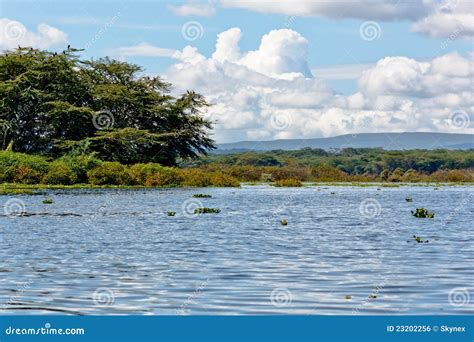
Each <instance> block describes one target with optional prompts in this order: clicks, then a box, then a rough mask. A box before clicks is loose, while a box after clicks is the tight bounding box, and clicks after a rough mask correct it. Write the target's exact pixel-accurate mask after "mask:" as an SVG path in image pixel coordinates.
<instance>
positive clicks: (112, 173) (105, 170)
mask: <svg viewBox="0 0 474 342" xmlns="http://www.w3.org/2000/svg"><path fill="white" fill-rule="evenodd" d="M127 171H128V170H127V168H126V167H125V166H124V165H122V164H120V163H119V162H104V163H103V164H101V165H99V166H97V167H95V168H93V169H92V170H90V171H88V172H87V178H88V180H89V183H91V184H94V185H129V184H131V183H132V180H131V178H130V175H129V174H128V172H127Z"/></svg>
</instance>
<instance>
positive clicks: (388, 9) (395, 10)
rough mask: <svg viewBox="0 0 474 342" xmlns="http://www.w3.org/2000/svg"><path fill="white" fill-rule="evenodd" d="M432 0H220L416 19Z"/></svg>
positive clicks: (265, 8) (258, 7)
mask: <svg viewBox="0 0 474 342" xmlns="http://www.w3.org/2000/svg"><path fill="white" fill-rule="evenodd" d="M432 2H433V1H431V0H411V1H397V0H395V1H394V0H359V1H346V0H339V1H338V0H335V1H314V0H279V1H271V0H261V1H249V0H222V1H221V3H222V5H223V6H224V7H231V8H243V9H248V10H254V11H258V12H264V13H279V14H285V15H290V16H293V15H294V16H303V17H306V16H317V17H326V18H334V19H340V18H356V19H364V20H396V19H412V20H413V19H417V18H420V17H422V16H424V15H426V14H428V13H429V12H430V10H431V8H432V7H431V6H432Z"/></svg>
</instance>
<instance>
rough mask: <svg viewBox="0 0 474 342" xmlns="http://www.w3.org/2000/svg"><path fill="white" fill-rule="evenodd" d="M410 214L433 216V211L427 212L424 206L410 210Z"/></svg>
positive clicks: (424, 216)
mask: <svg viewBox="0 0 474 342" xmlns="http://www.w3.org/2000/svg"><path fill="white" fill-rule="evenodd" d="M411 214H412V215H413V216H415V217H418V218H434V215H435V214H434V213H431V212H429V211H428V210H427V209H425V208H416V211H413V210H412V211H411Z"/></svg>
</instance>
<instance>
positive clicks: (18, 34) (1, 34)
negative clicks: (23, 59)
mask: <svg viewBox="0 0 474 342" xmlns="http://www.w3.org/2000/svg"><path fill="white" fill-rule="evenodd" d="M66 42H67V34H66V33H64V32H63V31H61V30H59V29H57V28H55V27H52V26H49V25H47V24H45V23H42V24H39V25H38V26H37V32H31V31H28V29H27V28H26V27H25V25H23V24H22V23H21V22H19V21H16V20H11V19H8V18H0V49H12V48H15V47H17V46H18V45H20V46H31V47H35V48H40V49H45V48H48V47H50V46H53V45H57V44H64V43H66Z"/></svg>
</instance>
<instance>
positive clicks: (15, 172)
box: [0, 151, 48, 184]
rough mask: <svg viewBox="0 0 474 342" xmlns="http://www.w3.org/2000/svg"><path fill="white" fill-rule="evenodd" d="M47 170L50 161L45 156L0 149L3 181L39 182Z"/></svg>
mask: <svg viewBox="0 0 474 342" xmlns="http://www.w3.org/2000/svg"><path fill="white" fill-rule="evenodd" d="M46 172H48V162H47V161H46V159H45V158H43V157H40V156H32V155H28V154H24V153H16V152H12V151H0V179H1V181H2V182H17V183H26V184H37V183H39V182H40V181H41V178H42V177H43V175H44V174H45V173H46Z"/></svg>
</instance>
